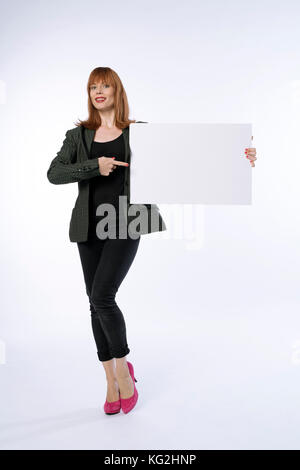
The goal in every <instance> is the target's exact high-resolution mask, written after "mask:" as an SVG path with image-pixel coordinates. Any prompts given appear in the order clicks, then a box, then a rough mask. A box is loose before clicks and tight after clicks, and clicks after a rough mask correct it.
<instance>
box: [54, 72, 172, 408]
mask: <svg viewBox="0 0 300 470" xmlns="http://www.w3.org/2000/svg"><path fill="white" fill-rule="evenodd" d="M87 92H88V110H89V117H88V119H87V120H86V121H80V120H79V123H76V127H75V128H73V129H70V130H68V131H67V132H66V138H65V140H64V142H63V145H62V148H61V150H60V151H59V152H58V154H57V156H56V157H55V158H54V159H53V160H52V162H51V164H50V167H49V169H48V171H47V177H48V180H49V181H50V182H51V183H53V184H67V183H74V182H77V183H78V189H79V193H78V197H77V200H76V203H75V206H74V208H73V210H72V217H71V221H70V229H69V237H70V241H72V242H76V243H77V246H78V250H79V256H80V260H81V265H82V269H83V275H84V281H85V286H86V293H87V295H88V297H89V306H90V311H91V322H92V330H93V334H94V338H95V342H96V346H97V354H98V358H99V360H100V361H101V362H102V364H103V367H104V370H105V373H106V380H107V394H106V400H105V404H104V411H105V413H107V414H115V413H118V412H119V411H120V410H121V409H122V411H123V412H124V413H128V412H129V411H130V410H132V408H133V407H134V406H135V404H136V402H137V399H138V392H137V389H136V386H135V383H134V381H136V379H135V377H134V370H133V365H132V363H130V362H129V361H127V360H126V355H127V354H128V353H129V352H130V349H129V347H128V344H127V337H126V325H125V320H124V317H123V314H122V312H121V310H120V308H119V307H118V305H117V303H116V301H115V295H116V293H117V291H118V289H119V287H120V285H121V283H122V281H123V279H124V278H125V276H126V274H127V272H128V270H129V268H130V266H131V264H132V262H133V260H134V258H135V255H136V253H137V250H138V247H139V243H140V236H141V234H146V233H151V232H154V231H163V230H166V225H165V222H164V220H163V219H162V217H161V215H160V213H159V209H158V207H157V205H155V204H146V205H143V204H141V205H139V204H138V205H137V204H129V203H128V201H129V200H130V172H129V165H130V155H131V151H130V146H129V125H130V124H131V123H133V122H137V121H134V120H130V119H128V115H129V107H128V101H127V96H126V93H125V90H124V87H123V85H122V82H121V80H120V78H119V76H118V75H117V73H116V72H114V71H113V70H112V69H110V68H109V67H97V68H96V69H94V70H93V71H92V72H91V74H90V76H89V79H88V84H87ZM140 122H142V121H140ZM119 196H121V197H120V200H121V199H122V201H123V205H122V209H121V210H120V206H119V207H118V203H120V200H119ZM124 199H125V203H124ZM129 208H130V209H137V210H138V212H139V213H140V216H139V217H138V218H137V219H138V221H137V220H136V219H135V217H134V215H133V214H132V211H131V210H130V211H129V210H128V209H129ZM97 209H98V210H97ZM124 209H125V210H124ZM106 212H108V213H109V215H108V216H107V215H105V214H106ZM135 213H136V211H135ZM136 222H137V223H136ZM107 226H108V230H105V228H106V227H107ZM120 234H122V235H120Z"/></svg>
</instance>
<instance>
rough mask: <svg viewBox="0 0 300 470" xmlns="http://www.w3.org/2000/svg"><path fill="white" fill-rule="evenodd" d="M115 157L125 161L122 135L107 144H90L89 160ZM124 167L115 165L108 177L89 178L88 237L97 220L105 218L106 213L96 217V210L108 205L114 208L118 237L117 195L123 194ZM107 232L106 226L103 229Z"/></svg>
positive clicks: (93, 231)
mask: <svg viewBox="0 0 300 470" xmlns="http://www.w3.org/2000/svg"><path fill="white" fill-rule="evenodd" d="M99 157H116V158H115V159H116V160H119V161H123V162H124V161H125V143H124V138H123V133H122V134H121V135H120V136H119V137H117V138H116V139H114V140H110V141H108V142H95V141H93V142H92V146H91V152H90V155H89V158H99ZM125 168H126V167H125V166H119V165H117V166H116V168H115V169H114V170H113V171H112V172H110V174H109V175H108V176H104V175H101V174H100V173H99V175H97V176H95V177H93V178H90V180H89V185H90V199H89V208H90V218H89V220H90V228H89V237H90V236H93V237H94V236H95V233H96V224H97V223H98V222H99V220H101V219H103V218H107V212H105V213H104V215H101V216H100V215H96V209H97V207H98V205H99V204H102V203H110V204H113V205H114V206H115V208H116V216H117V218H116V222H117V234H116V235H117V236H118V219H119V217H118V208H119V195H123V194H124V172H125ZM105 230H107V226H106V228H105Z"/></svg>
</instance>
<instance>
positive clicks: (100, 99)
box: [90, 82, 114, 111]
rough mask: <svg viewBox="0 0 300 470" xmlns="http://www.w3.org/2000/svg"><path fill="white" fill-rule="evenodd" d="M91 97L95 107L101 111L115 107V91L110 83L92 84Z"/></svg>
mask: <svg viewBox="0 0 300 470" xmlns="http://www.w3.org/2000/svg"><path fill="white" fill-rule="evenodd" d="M90 97H91V101H92V103H93V105H94V106H95V108H96V109H99V111H102V110H103V111H104V110H108V109H110V108H112V107H113V106H114V89H113V87H112V86H111V85H109V84H108V83H105V82H98V83H92V84H91V86H90Z"/></svg>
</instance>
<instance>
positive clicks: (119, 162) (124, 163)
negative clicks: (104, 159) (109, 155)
mask: <svg viewBox="0 0 300 470" xmlns="http://www.w3.org/2000/svg"><path fill="white" fill-rule="evenodd" d="M114 165H120V166H128V165H129V163H126V162H121V161H120V160H114Z"/></svg>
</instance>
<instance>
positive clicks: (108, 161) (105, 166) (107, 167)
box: [98, 157, 129, 176]
mask: <svg viewBox="0 0 300 470" xmlns="http://www.w3.org/2000/svg"><path fill="white" fill-rule="evenodd" d="M114 159H115V157H99V158H98V164H99V172H100V174H101V175H103V176H108V175H109V174H110V173H111V172H112V171H113V170H114V169H115V168H116V166H117V165H119V166H128V165H129V164H128V163H126V162H121V161H119V160H114Z"/></svg>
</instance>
